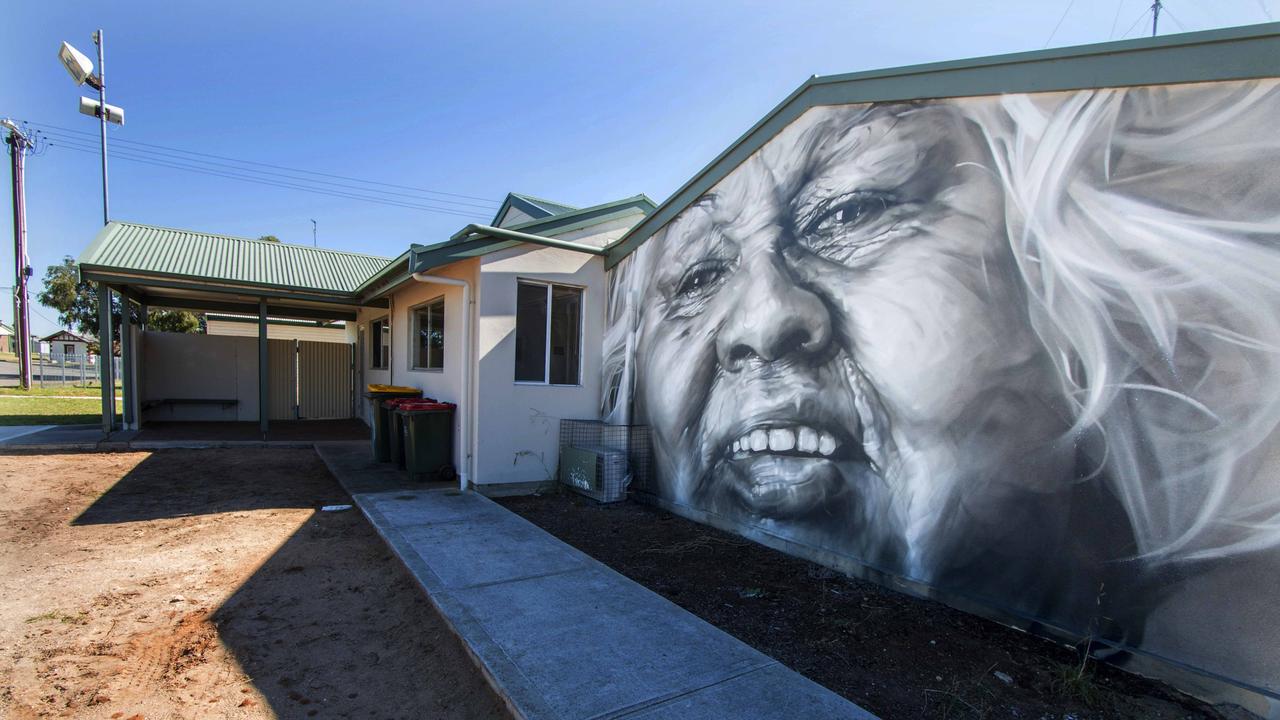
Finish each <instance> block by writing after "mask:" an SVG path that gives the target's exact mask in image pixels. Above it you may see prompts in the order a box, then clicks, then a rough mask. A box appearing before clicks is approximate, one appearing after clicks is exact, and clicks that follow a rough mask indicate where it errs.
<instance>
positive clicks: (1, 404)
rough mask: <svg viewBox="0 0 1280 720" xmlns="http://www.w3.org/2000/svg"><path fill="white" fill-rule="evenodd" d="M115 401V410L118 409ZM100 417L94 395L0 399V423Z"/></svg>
mask: <svg viewBox="0 0 1280 720" xmlns="http://www.w3.org/2000/svg"><path fill="white" fill-rule="evenodd" d="M122 411H123V408H122V403H121V402H120V401H119V400H117V401H116V412H122ZM101 420H102V402H101V401H100V400H99V399H97V398H90V397H86V398H83V399H82V398H51V397H39V396H34V397H18V398H2V399H0V425H81V424H88V423H95V422H100V421H101Z"/></svg>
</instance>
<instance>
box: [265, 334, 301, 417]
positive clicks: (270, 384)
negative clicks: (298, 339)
mask: <svg viewBox="0 0 1280 720" xmlns="http://www.w3.org/2000/svg"><path fill="white" fill-rule="evenodd" d="M297 353H298V351H297V348H295V347H294V341H293V340H268V341H267V395H268V397H267V418H269V419H271V420H293V419H294V418H296V417H298V415H297V411H296V409H295V406H296V405H297V404H298V403H297V397H298V387H297V385H298V383H297V380H296V377H297V373H296V372H295V371H294V367H295V366H296V365H297V357H296V356H297Z"/></svg>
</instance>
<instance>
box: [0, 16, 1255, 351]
mask: <svg viewBox="0 0 1280 720" xmlns="http://www.w3.org/2000/svg"><path fill="white" fill-rule="evenodd" d="M1149 4H1150V3H1149V1H1148V0H1074V1H1072V0H1063V1H1061V2H1059V1H1057V0H1055V1H1053V2H1048V1H1043V0H1031V1H1030V2H1028V1H1027V0H1017V1H1014V0H999V1H996V0H987V1H984V0H972V1H971V2H967V3H957V2H953V1H947V2H942V1H934V0H927V1H926V0H898V1H897V2H874V3H872V2H860V1H857V0H854V1H850V0H843V1H840V2H835V1H831V2H828V1H825V0H807V1H806V0H791V1H788V2H779V1H777V0H769V1H764V2H713V1H711V0H681V1H679V2H665V1H663V2H653V1H644V0H641V1H640V2H628V3H623V2H614V1H611V0H595V1H583V2H542V3H507V2H490V1H485V0H480V1H475V0H472V1H469V2H463V3H454V2H449V3H444V2H419V3H403V4H400V3H380V2H364V3H351V2H325V1H322V0H315V1H312V2H308V3H305V4H303V3H296V4H293V3H283V2H262V1H259V2H255V3H242V2H228V1H223V2H217V3H210V2H180V3H174V2H172V1H171V0H165V1H164V2H131V1H128V0H116V1H114V2H110V3H106V2H99V3H76V2H65V3H15V4H14V5H13V6H12V7H10V8H9V9H8V10H7V11H6V20H5V23H4V24H3V27H0V68H2V69H0V116H7V117H12V118H14V119H18V120H26V121H30V122H32V123H38V124H39V125H35V126H33V127H37V128H40V129H46V130H48V131H49V137H50V139H51V140H52V142H53V147H49V148H48V149H47V151H46V152H44V153H43V154H41V155H39V156H37V157H33V158H31V159H30V160H29V161H28V173H27V204H28V225H29V243H30V251H29V254H30V258H31V264H32V266H33V267H34V268H35V269H36V278H35V281H36V282H35V283H33V293H32V296H33V299H34V295H35V293H34V290H35V289H38V287H39V279H40V278H41V277H43V275H44V270H45V268H46V266H48V265H50V264H54V263H57V262H59V261H60V259H61V257H62V256H64V255H73V256H75V255H79V254H80V252H81V251H82V250H83V249H84V248H85V246H86V245H88V243H89V242H90V241H91V240H92V238H93V236H94V234H95V233H96V232H97V231H98V230H99V228H100V227H101V217H102V216H101V185H100V175H99V166H98V158H97V156H96V155H95V154H93V153H92V152H84V151H79V150H74V149H72V146H73V145H81V146H84V147H96V139H95V138H94V137H93V136H92V133H96V131H97V125H96V121H94V120H93V119H91V118H88V117H85V116H82V115H79V114H78V113H77V97H78V96H79V95H81V94H91V93H92V91H91V90H89V89H88V88H87V87H85V88H77V87H75V86H74V84H73V83H72V82H71V80H70V79H69V78H68V76H67V75H66V73H65V72H64V70H63V69H62V67H61V65H60V64H59V63H58V60H57V58H56V52H57V48H58V45H59V43H60V42H61V41H63V40H66V41H69V42H71V43H72V44H73V45H75V46H76V47H78V48H79V49H80V50H81V51H83V52H85V53H86V54H90V55H93V51H94V48H93V43H92V41H91V39H90V34H91V33H92V32H93V30H95V29H96V28H98V27H101V28H103V29H104V31H105V38H106V51H107V56H106V60H107V67H106V70H107V81H108V87H107V100H108V102H110V103H111V104H115V105H120V106H123V107H124V108H125V110H126V113H127V114H126V118H127V121H128V124H127V125H126V126H125V127H123V128H118V127H112V128H111V133H110V139H111V140H112V141H115V140H121V141H133V142H139V143H150V144H152V145H159V146H165V147H171V148H178V149H182V150H190V151H196V152H202V153H208V154H212V155H221V156H226V157H230V158H237V159H244V160H252V161H256V162H260V163H269V164H273V165H279V166H284V167H289V168H300V169H305V170H311V171H315V172H321V173H329V174H331V175H342V176H350V177H355V178H360V179H367V180H373V181H379V182H383V183H390V184H394V185H403V186H409V187H414V188H424V189H429V190H438V191H444V192H449V193H457V194H461V195H467V196H473V197H476V198H483V199H487V200H488V201H489V202H487V203H486V202H483V201H479V202H477V201H475V200H467V199H462V198H456V197H446V196H440V195H434V196H431V197H435V198H437V200H436V201H435V202H430V201H427V200H424V199H423V197H426V196H424V195H423V193H419V192H416V191H410V190H404V189H397V188H392V187H387V186H372V185H366V186H364V187H366V188H367V190H368V192H367V193H366V194H373V195H376V196H378V197H382V198H383V199H389V200H396V201H403V202H408V203H412V204H422V203H424V202H425V203H427V204H430V205H434V206H439V207H449V208H452V209H453V210H455V211H460V212H463V213H471V212H475V213H478V215H476V216H475V217H474V218H470V217H464V216H461V215H456V214H443V213H432V212H425V211H423V210H419V209H410V208H403V207H397V206H390V205H383V204H373V203H367V202H362V201H358V200H351V199H349V198H342V197H333V196H326V195H316V194H311V193H306V192H300V191H297V190H293V189H285V188H279V187H275V186H268V185H261V184H251V183H246V182H240V181H235V180H230V179H226V178H222V177H214V176H209V175H205V174H195V173H191V172H187V171H184V170H178V169H172V168H165V167H159V166H156V165H151V164H143V163H139V162H134V161H131V160H126V159H124V157H125V154H126V153H127V152H129V148H130V147H132V148H133V155H134V156H135V157H147V158H149V159H151V160H153V161H161V162H166V161H167V162H181V163H184V164H187V163H189V162H190V161H197V160H198V161H201V164H202V166H203V167H205V168H206V169H220V170H222V171H223V172H235V173H236V174H247V173H246V172H239V171H234V170H231V169H229V168H209V166H208V165H204V164H203V163H208V162H221V163H226V164H231V165H236V163H228V161H226V160H218V159H214V158H207V157H205V158H197V157H193V156H188V157H189V160H187V161H183V160H178V159H177V158H164V157H160V156H156V155H154V154H150V155H145V156H144V155H141V154H139V153H140V152H141V151H143V150H149V151H152V152H169V151H167V150H159V149H157V148H154V147H144V146H129V145H127V144H126V143H124V142H118V143H115V144H114V145H112V146H111V148H112V149H113V150H116V149H118V150H119V151H120V155H119V158H118V159H115V158H113V159H112V161H111V166H110V167H111V172H110V182H111V210H112V213H111V214H112V217H113V218H115V219H121V220H134V221H138V222H145V223H151V224H156V225H166V226H171V227H181V228H190V229H196V230H205V231H211V232H220V233H225V234H230V235H240V236H248V237H257V236H259V235H265V234H273V235H277V236H279V237H280V238H281V239H283V240H284V241H285V242H296V243H310V242H311V222H310V219H311V218H314V219H316V220H317V222H318V226H319V233H318V235H319V244H320V245H321V246H323V247H330V248H335V249H343V250H354V251H360V252H368V253H373V254H379V255H387V256H393V255H396V254H398V253H400V252H403V250H404V249H405V248H406V247H407V246H408V244H409V243H411V242H419V243H430V242H436V241H439V240H442V239H445V238H446V237H447V236H448V235H450V234H452V233H453V232H455V231H456V230H457V229H458V228H460V227H461V226H462V225H464V224H466V223H467V222H471V221H473V220H481V221H483V220H487V219H488V216H489V215H490V214H491V211H490V210H487V209H485V208H488V207H492V206H493V205H494V204H495V203H496V202H497V201H498V200H500V199H501V198H502V196H503V195H504V194H505V193H506V192H507V191H508V190H514V191H517V192H526V193H530V194H534V195H540V196H543V197H547V198H549V199H553V200H557V201H561V202H565V203H569V204H573V205H591V204H596V203H600V202H605V201H608V200H612V199H616V198H619V197H624V196H628V195H634V194H636V193H641V192H643V193H646V194H648V195H649V196H650V197H652V198H654V200H657V201H661V200H663V199H664V198H665V197H666V196H667V195H668V194H669V193H671V192H672V191H673V190H675V189H676V188H677V187H678V186H679V185H680V184H681V183H683V182H684V181H685V180H687V179H688V178H689V177H690V176H692V175H693V174H694V173H695V172H696V171H697V170H698V169H700V168H701V167H702V166H703V165H705V164H706V163H707V162H708V161H710V160H711V159H712V158H713V157H714V156H715V155H716V154H717V153H719V152H720V151H721V150H723V149H724V148H725V147H726V146H727V145H728V144H729V143H731V142H732V141H733V140H734V139H736V138H737V137H738V136H739V135H740V134H741V133H742V132H743V131H745V130H746V129H747V128H749V127H750V126H751V125H752V124H753V123H755V122H756V120H758V119H759V118H760V117H761V116H762V115H763V114H764V113H766V112H767V111H768V110H769V109H770V108H772V107H773V106H774V105H776V104H777V103H778V102H779V101H781V100H782V99H783V98H784V97H785V96H786V95H787V94H788V93H790V92H791V91H792V90H793V89H795V88H796V86H798V85H799V84H800V83H801V82H803V81H804V80H805V78H807V77H808V76H810V75H814V74H818V75H827V74H835V73H843V72H853V71H858V70H870V69H875V68H884V67H893V66H898V65H906V64H914V63H921V62H931V61H938V60H952V59H959V58H965V57H974V56H981V55H992V54H1000V53H1007V52H1019V51H1024V50H1038V49H1041V48H1043V47H1046V46H1049V47H1058V46H1067V45H1079V44H1085V43H1093V42H1103V41H1106V40H1108V39H1119V38H1121V37H1123V36H1125V34H1126V31H1127V33H1128V35H1127V36H1128V37H1136V36H1138V35H1140V34H1149V33H1150V15H1147V16H1146V17H1145V18H1143V19H1142V20H1139V18H1140V17H1141V16H1142V15H1143V13H1144V10H1145V9H1146V8H1147V6H1148V5H1149ZM1277 5H1280V2H1278V1H1277V0H1215V2H1212V3H1208V2H1199V1H1193V0H1168V2H1167V3H1166V8H1167V12H1166V13H1165V15H1163V16H1162V19H1161V26H1160V29H1161V34H1162V35H1163V34H1167V33H1172V32H1180V31H1182V30H1188V31H1190V30H1203V29H1208V28H1215V27H1229V26H1235V25H1248V24H1254V23H1259V22H1267V21H1268V20H1269V18H1270V17H1272V16H1280V7H1277ZM1055 27H1056V31H1055ZM55 128H63V130H57V129H55ZM68 131H79V132H80V133H90V135H79V136H77V134H76V133H74V132H68ZM77 137H78V138H79V139H78V140H77V139H76V138H77ZM60 138H62V139H63V140H61V143H62V144H61V145H59V142H60ZM6 164H7V163H6ZM242 167H243V166H242ZM249 167H253V166H249ZM254 169H257V170H265V171H268V172H283V171H279V170H273V169H271V168H265V167H261V166H258V167H256V168H254ZM2 174H3V175H4V178H3V185H4V187H5V191H4V193H3V194H2V195H0V206H2V207H3V212H2V213H0V214H3V216H4V218H5V220H4V222H3V223H0V226H3V230H0V287H4V288H5V289H4V290H3V291H0V292H3V293H4V296H5V298H6V299H5V300H4V301H3V302H0V319H3V320H4V321H6V322H8V321H10V320H12V314H13V309H12V306H11V303H10V302H9V301H8V299H7V298H8V294H9V290H8V287H7V286H9V285H11V284H12V282H13V276H14V270H13V267H14V263H13V253H12V247H13V243H12V227H11V223H10V222H9V220H8V218H9V217H10V212H11V209H10V205H9V202H8V197H9V191H8V188H9V178H8V175H9V173H8V168H7V167H5V168H3V173H2ZM285 174H288V173H285ZM258 177H260V178H262V179H265V180H269V181H276V182H289V181H288V180H285V179H283V178H279V177H271V176H258ZM311 177H312V179H313V180H324V181H326V182H333V183H344V181H341V180H338V179H336V178H324V177H320V176H311ZM347 184H349V183H347ZM317 187H324V188H327V189H330V190H333V191H335V192H338V193H340V194H350V193H352V192H353V191H352V190H350V189H349V188H342V187H337V186H335V185H321V186H317ZM383 192H401V193H406V194H409V195H415V196H419V197H418V198H417V199H411V198H406V197H403V196H391V195H382V194H381V193H383ZM442 200H453V201H458V202H465V203H475V204H477V205H481V206H484V207H483V208H478V207H475V206H473V205H458V204H453V203H444V202H441V201H442ZM34 307H35V310H36V314H34V315H33V316H32V324H33V328H34V330H35V331H36V332H38V333H41V334H44V333H47V332H51V331H53V330H54V329H55V324H54V320H55V313H54V312H53V311H52V310H50V309H48V308H44V307H41V306H39V305H38V304H37V305H35V306H34Z"/></svg>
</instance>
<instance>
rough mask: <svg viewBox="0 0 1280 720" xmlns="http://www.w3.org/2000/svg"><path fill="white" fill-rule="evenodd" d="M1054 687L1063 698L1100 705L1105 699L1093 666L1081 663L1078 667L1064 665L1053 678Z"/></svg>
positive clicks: (1093, 705)
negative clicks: (1094, 675) (1095, 679)
mask: <svg viewBox="0 0 1280 720" xmlns="http://www.w3.org/2000/svg"><path fill="white" fill-rule="evenodd" d="M1052 688H1053V691H1054V692H1055V693H1057V694H1058V695H1059V696H1061V697H1063V698H1069V699H1071V700H1076V701H1077V702H1081V703H1083V704H1084V705H1085V706H1087V707H1091V708H1094V707H1098V705H1099V704H1100V703H1101V702H1102V699H1103V693H1104V691H1103V689H1102V688H1101V687H1099V686H1098V684H1097V683H1095V682H1094V681H1093V668H1091V667H1088V666H1086V665H1085V664H1084V663H1081V664H1080V665H1079V666H1078V667H1073V666H1070V665H1063V666H1062V667H1061V668H1059V669H1058V672H1057V675H1056V676H1055V677H1054V678H1053V682H1052Z"/></svg>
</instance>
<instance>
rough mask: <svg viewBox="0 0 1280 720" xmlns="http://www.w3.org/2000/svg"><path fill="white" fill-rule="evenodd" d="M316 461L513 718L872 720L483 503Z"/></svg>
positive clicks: (345, 463) (333, 455)
mask: <svg viewBox="0 0 1280 720" xmlns="http://www.w3.org/2000/svg"><path fill="white" fill-rule="evenodd" d="M316 450H317V452H318V453H319V454H320V457H321V458H322V459H324V460H325V461H326V464H328V466H329V468H330V470H331V471H332V472H333V473H334V475H335V476H336V477H337V478H338V480H339V482H341V483H343V485H344V486H346V487H347V488H348V492H350V493H351V494H352V496H353V498H354V499H355V502H356V504H357V506H358V507H359V508H360V509H361V511H362V512H363V513H364V514H365V516H366V517H368V518H369V521H370V522H371V523H372V524H373V526H374V527H375V528H376V529H377V531H378V533H379V534H381V535H382V537H383V539H385V540H386V542H387V544H388V545H389V546H390V547H391V548H392V549H393V550H394V551H395V553H396V554H397V555H398V556H399V557H400V559H401V560H402V561H403V562H404V563H405V565H406V566H407V567H408V568H409V570H410V572H411V573H412V574H413V576H414V577H415V578H416V579H417V581H418V583H419V584H420V585H421V586H422V587H423V589H425V590H426V592H427V594H428V596H429V597H430V599H431V602H432V603H433V604H434V605H435V606H436V608H437V609H438V610H439V611H440V612H441V614H442V615H444V617H445V619H446V620H447V621H448V622H449V623H450V624H451V626H452V627H453V629H454V631H455V632H456V633H457V634H458V635H459V636H460V637H461V638H462V640H463V642H464V643H465V645H466V646H467V647H468V649H469V651H470V653H471V655H472V657H473V658H474V659H475V660H476V662H477V664H478V665H479V666H480V668H481V669H482V670H483V671H484V673H485V674H486V676H487V677H488V678H489V680H490V682H491V683H493V685H494V687H495V688H496V689H497V690H498V692H499V693H500V694H501V695H502V696H503V697H504V698H505V699H506V701H507V703H508V705H509V707H511V709H512V710H513V711H514V712H515V714H516V715H517V716H518V717H524V718H530V719H536V720H541V719H542V718H575V719H577V718H582V719H586V718H624V717H625V718H642V717H643V718H858V719H863V718H873V717H874V716H872V715H871V714H870V713H868V712H866V711H865V710H863V709H862V708H860V707H858V706H857V705H855V704H853V703H851V702H849V701H847V700H845V699H844V698H842V697H840V696H838V695H836V694H835V693H833V692H831V691H829V690H827V689H826V688H823V687H822V686H820V685H818V684H817V683H814V682H812V681H810V680H808V679H806V678H804V677H803V676H801V675H799V674H798V673H796V672H794V671H792V670H790V669H788V668H787V667H785V666H783V665H782V664H780V663H779V662H778V661H776V660H774V659H773V658H770V657H768V656H767V655H764V654H763V653H760V652H758V651H756V650H755V649H753V648H751V647H749V646H748V645H746V644H745V643H743V642H741V641H739V640H737V639H735V638H733V637H732V636H730V635H728V634H727V633H725V632H723V631H721V630H719V629H717V628H716V627H714V626H712V625H710V624H709V623H706V622H704V621H703V620H701V619H699V618H698V617H696V616H694V615H693V614H691V613H689V612H687V611H685V610H683V609H681V608H680V607H678V606H676V605H675V604H673V603H671V602H670V601H668V600H666V599H665V598H663V597H661V596H659V595H657V594H655V593H653V592H650V591H649V590H647V589H646V588H644V587H642V586H641V585H639V584H637V583H635V582H634V581H632V580H629V579H627V578H625V577H623V576H622V575H620V574H618V573H617V572H614V571H613V570H611V569H610V568H608V567H606V566H605V565H603V564H602V563H600V562H598V561H596V560H594V559H592V558H591V557H589V556H587V555H586V554H584V553H582V552H580V551H578V550H576V549H574V548H572V547H570V546H569V545H566V544H565V543H563V542H561V541H560V540H558V539H556V538H555V537H553V536H552V535H550V534H548V533H546V532H545V531H543V530H542V529H540V528H538V527H537V526H535V525H533V524H532V523H530V522H528V521H527V520H525V519H524V518H521V517H519V516H518V515H516V514H514V513H512V512H510V511H508V510H506V509H505V508H503V507H502V506H500V505H498V504H497V503H495V502H493V501H492V500H489V499H488V498H486V497H484V496H482V495H479V494H477V493H473V492H460V491H458V490H456V489H433V490H426V489H421V486H418V487H416V488H415V487H412V486H409V487H406V486H404V485H403V484H400V485H398V486H396V487H393V488H391V489H384V490H378V491H374V492H362V491H361V490H360V488H367V487H369V486H370V485H371V484H373V485H375V486H376V485H384V484H386V483H389V482H390V480H389V478H386V477H381V478H379V479H376V480H375V481H374V482H373V483H371V482H370V479H368V478H363V477H361V470H360V466H361V464H362V462H361V460H360V459H359V458H357V457H356V456H354V455H353V454H352V453H353V451H354V450H355V448H354V447H351V446H349V445H348V446H347V447H341V446H339V444H337V443H333V444H329V443H317V445H316ZM367 457H368V448H367V447H366V448H364V458H365V459H364V460H363V464H364V465H366V466H368V465H372V463H370V462H369V461H368V460H367ZM374 467H375V468H376V467H377V466H374ZM382 467H383V468H387V469H389V467H390V466H382ZM367 469H368V470H369V471H371V472H375V473H376V472H385V471H379V470H375V469H373V468H367Z"/></svg>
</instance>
